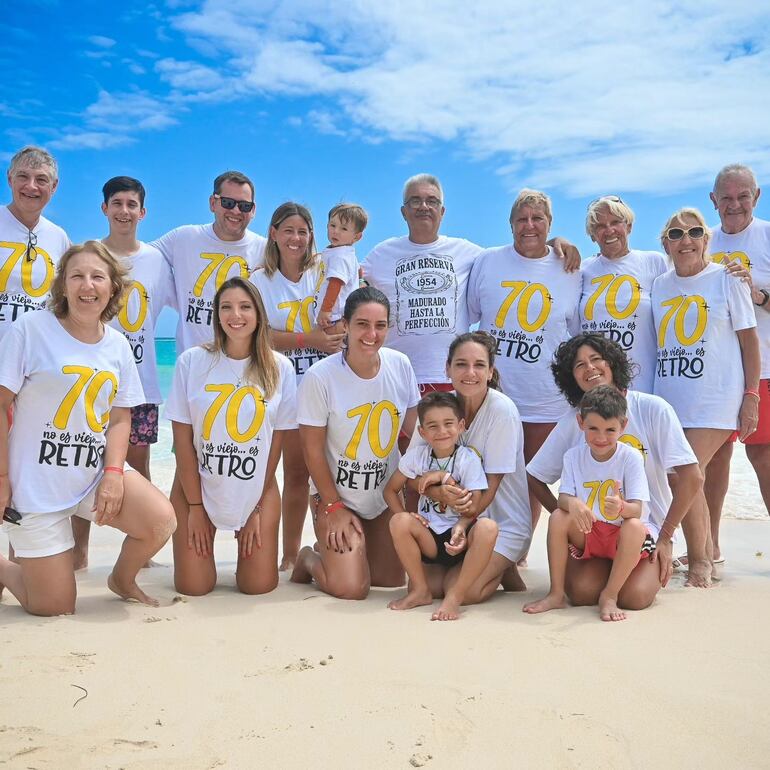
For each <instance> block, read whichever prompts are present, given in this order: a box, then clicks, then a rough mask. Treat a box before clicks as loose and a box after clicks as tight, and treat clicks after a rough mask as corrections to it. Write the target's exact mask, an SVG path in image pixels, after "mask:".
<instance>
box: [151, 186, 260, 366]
mask: <svg viewBox="0 0 770 770" xmlns="http://www.w3.org/2000/svg"><path fill="white" fill-rule="evenodd" d="M209 208H210V209H211V212H212V213H213V214H214V222H213V223H212V224H209V225H184V226H182V227H177V228H176V229H174V230H171V232H168V233H166V234H165V235H164V236H162V237H161V238H159V239H158V240H157V241H154V242H153V244H152V245H153V246H155V247H156V248H157V249H159V250H160V252H161V253H162V254H163V256H164V258H165V259H166V262H168V264H169V267H170V268H171V270H172V271H173V273H174V287H175V294H176V309H177V310H178V311H179V324H178V325H177V332H176V352H177V355H179V354H180V353H181V352H182V351H184V350H187V348H190V347H192V346H193V345H200V344H202V343H205V342H210V341H211V340H212V338H213V332H212V330H211V314H212V312H213V302H214V294H216V291H217V289H218V288H219V287H220V286H221V285H222V284H223V283H224V282H225V281H226V280H227V279H228V278H231V277H233V276H235V275H240V276H241V277H242V278H248V277H249V275H250V274H251V273H252V272H254V270H256V269H257V268H258V267H261V266H262V264H263V261H264V259H263V254H264V251H265V243H266V239H265V238H264V237H263V236H261V235H257V234H256V233H254V232H252V231H251V230H249V229H247V228H248V226H249V223H250V222H251V220H252V219H253V218H254V213H255V211H256V204H255V202H254V183H253V182H252V181H251V179H249V178H248V177H247V176H246V175H245V174H242V173H241V172H240V171H225V172H224V173H222V174H220V175H219V176H218V177H217V178H216V179H215V180H214V191H213V193H212V194H211V195H210V196H209Z"/></svg>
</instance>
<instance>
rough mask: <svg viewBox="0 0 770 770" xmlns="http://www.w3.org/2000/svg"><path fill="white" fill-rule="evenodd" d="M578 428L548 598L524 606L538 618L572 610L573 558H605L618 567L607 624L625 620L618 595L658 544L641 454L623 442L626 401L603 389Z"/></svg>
mask: <svg viewBox="0 0 770 770" xmlns="http://www.w3.org/2000/svg"><path fill="white" fill-rule="evenodd" d="M577 420H578V425H580V429H581V430H582V431H583V434H584V435H585V439H586V443H585V444H584V445H581V446H576V447H573V448H572V449H570V450H569V451H568V452H567V453H566V454H565V455H564V467H563V469H562V476H561V488H560V489H559V507H558V508H557V509H556V510H555V511H554V512H553V513H552V514H551V518H550V521H549V522H548V570H549V573H550V578H551V589H550V591H549V592H548V595H547V596H545V597H544V598H543V599H540V600H539V601H536V602H530V603H528V604H525V605H524V607H523V610H524V612H527V613H530V614H535V613H538V612H547V611H548V610H556V609H562V608H564V607H566V606H567V605H566V596H565V592H564V580H565V573H566V569H567V560H568V559H569V557H570V555H571V556H572V557H574V558H576V559H592V558H605V559H610V560H612V569H611V571H610V575H609V579H608V580H607V584H606V585H605V587H604V590H603V591H602V592H601V594H600V595H599V615H600V617H601V619H602V620H625V618H626V615H625V613H624V612H623V611H622V610H620V609H619V608H618V605H617V601H618V593H619V592H620V589H621V588H622V587H623V585H624V583H625V582H626V580H627V579H628V576H629V575H630V574H631V572H632V571H633V569H634V567H636V565H637V564H638V563H639V561H640V560H641V559H642V558H646V557H649V555H650V553H651V552H652V551H653V550H654V549H655V544H654V542H653V540H652V537H651V536H650V534H649V532H648V531H647V528H646V526H645V525H644V523H643V522H642V521H641V516H642V512H643V508H644V505H643V503H644V502H649V499H650V493H649V488H648V486H647V478H646V476H645V473H644V461H643V459H642V456H641V455H640V454H639V452H638V451H637V450H635V449H633V448H632V447H630V446H628V445H627V444H623V443H619V442H618V439H619V438H620V436H621V434H622V432H623V430H624V429H625V427H626V423H627V422H628V419H627V417H626V399H625V398H624V396H623V395H622V394H621V393H620V392H619V391H618V390H617V389H616V388H613V387H611V386H609V385H602V386H599V387H598V388H594V389H593V390H590V391H588V392H587V393H586V394H585V395H584V396H583V398H582V400H581V402H580V407H579V412H578V416H577Z"/></svg>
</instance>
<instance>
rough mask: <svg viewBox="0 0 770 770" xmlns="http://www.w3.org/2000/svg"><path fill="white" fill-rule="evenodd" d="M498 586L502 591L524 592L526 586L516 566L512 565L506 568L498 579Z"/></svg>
mask: <svg viewBox="0 0 770 770" xmlns="http://www.w3.org/2000/svg"><path fill="white" fill-rule="evenodd" d="M500 585H502V587H503V591H526V590H527V586H526V584H525V583H524V580H523V579H522V577H521V575H519V570H518V568H517V565H516V564H512V565H511V566H510V567H508V569H507V570H505V572H503V576H502V578H501V579H500Z"/></svg>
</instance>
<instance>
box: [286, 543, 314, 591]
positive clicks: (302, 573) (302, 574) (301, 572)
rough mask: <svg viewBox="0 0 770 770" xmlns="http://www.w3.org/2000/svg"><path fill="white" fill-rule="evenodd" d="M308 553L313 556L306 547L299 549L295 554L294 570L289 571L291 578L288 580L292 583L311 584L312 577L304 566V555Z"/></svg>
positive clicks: (309, 548) (308, 547)
mask: <svg viewBox="0 0 770 770" xmlns="http://www.w3.org/2000/svg"><path fill="white" fill-rule="evenodd" d="M307 552H309V553H310V555H311V556H312V555H313V549H312V548H311V547H310V546H308V545H306V546H305V547H304V548H300V550H299V553H298V554H297V561H296V563H295V564H294V569H292V571H291V577H290V578H289V580H290V581H291V582H292V583H312V582H313V576H312V575H311V574H310V570H309V569H308V567H307V564H306V553H307Z"/></svg>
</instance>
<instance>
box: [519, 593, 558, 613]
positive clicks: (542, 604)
mask: <svg viewBox="0 0 770 770" xmlns="http://www.w3.org/2000/svg"><path fill="white" fill-rule="evenodd" d="M566 608H567V600H566V598H565V597H564V594H547V595H546V596H544V597H543V598H542V599H538V600H537V601H536V602H527V603H526V604H525V605H524V606H523V607H522V608H521V611H522V612H526V613H527V614H528V615H537V614H538V613H539V612H548V611H549V610H564V609H566Z"/></svg>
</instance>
